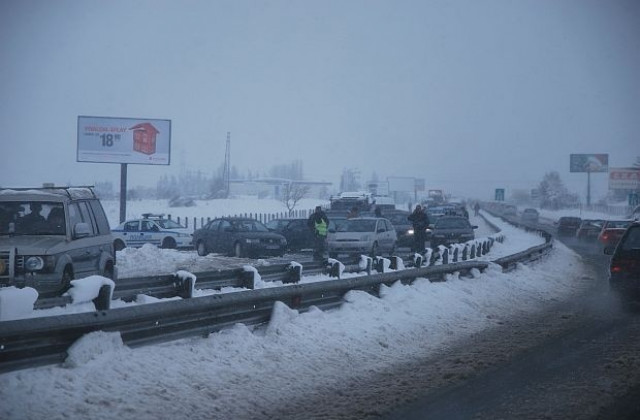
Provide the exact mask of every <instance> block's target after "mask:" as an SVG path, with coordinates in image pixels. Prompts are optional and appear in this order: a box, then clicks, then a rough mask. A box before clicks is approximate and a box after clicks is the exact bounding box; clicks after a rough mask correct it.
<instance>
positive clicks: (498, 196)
mask: <svg viewBox="0 0 640 420" xmlns="http://www.w3.org/2000/svg"><path fill="white" fill-rule="evenodd" d="M495 200H496V201H504V188H496V198H495Z"/></svg>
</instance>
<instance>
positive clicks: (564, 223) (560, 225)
mask: <svg viewBox="0 0 640 420" xmlns="http://www.w3.org/2000/svg"><path fill="white" fill-rule="evenodd" d="M580 223H582V219H581V218H579V217H574V216H563V217H561V218H560V219H558V221H557V222H556V223H555V225H556V229H557V231H558V236H575V234H576V232H577V230H578V228H579V227H580Z"/></svg>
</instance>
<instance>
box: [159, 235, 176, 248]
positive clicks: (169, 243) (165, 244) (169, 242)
mask: <svg viewBox="0 0 640 420" xmlns="http://www.w3.org/2000/svg"><path fill="white" fill-rule="evenodd" d="M162 248H167V249H175V248H176V240H175V239H173V238H172V237H170V236H169V237H166V238H164V240H163V241H162Z"/></svg>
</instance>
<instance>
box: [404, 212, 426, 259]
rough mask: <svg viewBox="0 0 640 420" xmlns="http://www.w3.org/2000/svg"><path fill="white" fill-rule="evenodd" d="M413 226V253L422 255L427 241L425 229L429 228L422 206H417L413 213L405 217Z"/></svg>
mask: <svg viewBox="0 0 640 420" xmlns="http://www.w3.org/2000/svg"><path fill="white" fill-rule="evenodd" d="M407 219H408V220H409V221H410V222H411V224H412V225H413V252H418V253H420V254H422V253H423V252H424V249H425V248H424V244H425V242H426V240H427V228H428V227H429V217H428V216H427V213H426V212H425V211H424V209H423V208H422V206H421V205H420V204H418V205H417V206H416V208H415V209H414V210H413V212H412V213H411V214H410V215H409V216H407Z"/></svg>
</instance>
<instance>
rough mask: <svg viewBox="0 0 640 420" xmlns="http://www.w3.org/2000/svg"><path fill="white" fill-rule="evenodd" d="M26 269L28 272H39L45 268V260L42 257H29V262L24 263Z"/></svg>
mask: <svg viewBox="0 0 640 420" xmlns="http://www.w3.org/2000/svg"><path fill="white" fill-rule="evenodd" d="M24 267H25V268H26V269H27V270H28V271H39V270H42V269H43V268H44V259H43V258H42V257H36V256H33V257H27V260H26V261H25V262H24Z"/></svg>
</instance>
